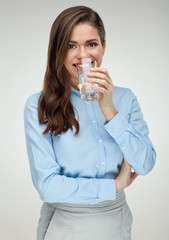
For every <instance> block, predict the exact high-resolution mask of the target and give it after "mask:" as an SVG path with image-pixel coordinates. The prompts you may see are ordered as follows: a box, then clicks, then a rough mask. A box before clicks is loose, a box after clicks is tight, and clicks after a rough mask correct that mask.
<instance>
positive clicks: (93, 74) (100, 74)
mask: <svg viewBox="0 0 169 240" xmlns="http://www.w3.org/2000/svg"><path fill="white" fill-rule="evenodd" d="M87 75H88V76H89V77H95V78H100V79H104V80H106V81H107V82H109V83H110V84H113V81H112V80H111V78H110V76H109V74H108V73H107V74H106V73H104V72H97V71H95V72H90V73H88V74H87Z"/></svg>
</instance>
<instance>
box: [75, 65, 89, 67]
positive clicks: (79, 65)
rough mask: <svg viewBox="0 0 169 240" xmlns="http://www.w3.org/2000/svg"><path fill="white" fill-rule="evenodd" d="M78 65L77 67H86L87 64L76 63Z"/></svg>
mask: <svg viewBox="0 0 169 240" xmlns="http://www.w3.org/2000/svg"><path fill="white" fill-rule="evenodd" d="M78 66H79V67H87V66H89V64H82V65H81V64H78Z"/></svg>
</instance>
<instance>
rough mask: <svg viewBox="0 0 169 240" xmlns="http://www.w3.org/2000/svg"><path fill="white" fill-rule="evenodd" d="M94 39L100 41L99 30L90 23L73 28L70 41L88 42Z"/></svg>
mask: <svg viewBox="0 0 169 240" xmlns="http://www.w3.org/2000/svg"><path fill="white" fill-rule="evenodd" d="M93 38H95V39H98V40H100V37H99V33H98V30H97V28H96V27H93V26H91V25H90V24H88V23H80V24H78V25H76V26H75V27H74V28H73V31H72V34H71V36H70V41H77V42H78V41H81V40H83V41H85V40H86V41H87V40H89V39H93Z"/></svg>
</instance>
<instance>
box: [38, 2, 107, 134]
mask: <svg viewBox="0 0 169 240" xmlns="http://www.w3.org/2000/svg"><path fill="white" fill-rule="evenodd" d="M82 22H83V23H84V22H86V23H88V24H90V25H92V26H94V27H96V28H97V29H98V33H99V36H100V39H101V43H102V45H104V40H105V29H104V25H103V22H102V20H101V18H100V16H99V15H98V13H96V12H95V11H93V10H92V9H91V8H89V7H85V6H76V7H71V8H68V9H66V10H64V11H63V12H62V13H60V15H59V16H58V17H57V18H56V20H55V21H54V23H53V25H52V28H51V32H50V40H49V46H48V58H47V67H46V73H45V77H44V86H43V90H42V93H41V95H40V98H39V105H38V116H39V123H40V124H47V127H46V129H45V131H44V132H43V134H46V133H48V132H49V131H50V132H51V133H54V135H55V136H57V135H58V134H61V133H62V132H66V131H67V130H68V129H71V130H73V126H74V127H75V129H76V132H75V135H76V134H78V132H79V123H78V121H77V120H76V118H75V113H74V108H73V105H72V103H71V101H70V96H71V83H70V80H69V73H68V71H67V69H66V67H65V65H64V59H65V56H66V53H67V50H68V46H69V41H70V37H71V33H72V30H73V28H74V26H75V25H77V24H79V23H82Z"/></svg>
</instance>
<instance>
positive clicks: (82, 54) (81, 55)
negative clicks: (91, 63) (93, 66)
mask: <svg viewBox="0 0 169 240" xmlns="http://www.w3.org/2000/svg"><path fill="white" fill-rule="evenodd" d="M88 57H89V52H88V50H87V49H86V48H85V47H84V46H81V47H79V51H78V53H77V58H78V59H82V58H88Z"/></svg>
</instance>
